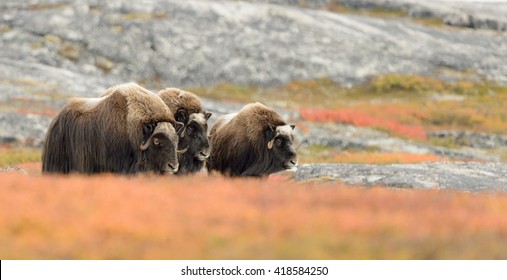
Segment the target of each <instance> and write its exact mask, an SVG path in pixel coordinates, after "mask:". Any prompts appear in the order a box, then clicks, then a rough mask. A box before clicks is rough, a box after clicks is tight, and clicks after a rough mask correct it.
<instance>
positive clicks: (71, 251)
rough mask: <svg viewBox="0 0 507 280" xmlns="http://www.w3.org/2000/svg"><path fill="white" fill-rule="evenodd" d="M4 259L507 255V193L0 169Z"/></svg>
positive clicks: (274, 179)
mask: <svg viewBox="0 0 507 280" xmlns="http://www.w3.org/2000/svg"><path fill="white" fill-rule="evenodd" d="M0 186H1V187H0V248H2V249H1V250H0V258H1V259H505V258H507V220H506V219H505V216H506V214H507V196H505V195H495V194H488V193H481V194H469V193H460V192H453V191H437V190H434V191H424V190H407V189H406V190H397V189H386V188H375V187H373V188H351V187H347V186H344V185H341V184H339V183H336V182H334V183H329V182H328V183H296V182H291V181H287V180H286V179H284V178H283V177H271V178H270V179H269V180H261V181H259V180H257V179H255V180H252V179H250V180H248V179H241V180H240V179H237V180H230V179H224V178H221V177H202V176H194V177H186V178H178V177H174V176H166V177H119V176H112V175H102V176H63V177H57V176H43V177H40V176H23V175H16V174H1V173H0Z"/></svg>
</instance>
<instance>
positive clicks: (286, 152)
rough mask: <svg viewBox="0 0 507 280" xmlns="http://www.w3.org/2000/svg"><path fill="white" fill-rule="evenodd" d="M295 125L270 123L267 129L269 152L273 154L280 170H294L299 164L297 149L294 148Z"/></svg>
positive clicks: (274, 161) (275, 163)
mask: <svg viewBox="0 0 507 280" xmlns="http://www.w3.org/2000/svg"><path fill="white" fill-rule="evenodd" d="M294 127H295V126H294V125H280V126H276V127H275V126H272V125H270V126H269V127H268V129H267V130H266V138H267V139H268V140H269V141H268V143H267V149H268V150H269V151H268V152H269V153H270V154H271V155H272V158H273V164H274V165H275V166H276V169H279V170H294V169H296V167H297V164H298V157H297V153H296V150H295V149H294V148H293V142H294V135H293V130H294Z"/></svg>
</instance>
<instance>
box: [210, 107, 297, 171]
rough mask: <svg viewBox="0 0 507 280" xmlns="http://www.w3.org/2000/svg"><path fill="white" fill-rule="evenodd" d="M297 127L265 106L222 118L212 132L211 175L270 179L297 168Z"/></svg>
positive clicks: (245, 109)
mask: <svg viewBox="0 0 507 280" xmlns="http://www.w3.org/2000/svg"><path fill="white" fill-rule="evenodd" d="M292 129H294V126H293V125H290V126H289V125H287V124H286V123H285V121H283V120H282V118H281V117H280V116H279V115H278V114H277V113H276V112H275V111H273V110H272V109H270V108H268V107H266V106H264V105H262V104H261V103H253V104H249V105H247V106H245V107H244V108H243V109H241V110H240V111H239V112H238V113H235V114H229V115H225V116H222V117H221V118H219V119H218V120H217V122H216V123H215V125H214V126H213V127H212V129H211V132H210V136H209V138H210V142H211V156H210V158H209V159H208V171H212V170H217V171H219V172H221V173H222V174H225V175H229V176H266V175H269V174H271V173H274V172H278V171H282V170H285V169H291V168H294V167H295V166H296V165H297V154H296V151H295V150H294V149H293V148H292V141H293V140H294V137H293V135H292Z"/></svg>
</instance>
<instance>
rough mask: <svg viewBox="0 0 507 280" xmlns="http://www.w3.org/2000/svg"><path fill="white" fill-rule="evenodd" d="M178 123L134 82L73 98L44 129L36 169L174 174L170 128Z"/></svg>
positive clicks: (175, 141) (174, 138)
mask: <svg viewBox="0 0 507 280" xmlns="http://www.w3.org/2000/svg"><path fill="white" fill-rule="evenodd" d="M181 126H182V125H181V124H178V123H177V122H176V121H175V119H174V117H173V115H172V113H171V111H170V110H169V108H167V106H166V105H165V104H164V102H163V101H162V100H161V99H160V98H159V97H158V96H157V95H156V94H155V93H153V92H150V91H148V90H146V89H144V88H142V87H140V86H139V85H137V84H134V83H128V84H121V85H117V86H114V87H111V88H109V89H108V90H107V91H106V92H105V93H104V94H103V95H102V97H100V98H75V99H73V100H71V101H70V102H69V103H68V104H67V105H65V106H64V108H63V109H62V111H61V112H60V113H59V114H58V115H57V116H56V117H55V118H54V119H53V121H52V123H51V125H50V127H49V129H48V131H47V134H46V139H45V143H44V148H43V152H42V171H43V172H57V173H70V172H79V173H86V174H90V173H101V172H114V173H124V174H129V173H137V172H141V171H153V172H156V173H166V172H169V173H171V172H176V171H177V169H178V160H177V154H176V152H177V145H178V137H177V135H176V131H175V127H177V128H180V127H181Z"/></svg>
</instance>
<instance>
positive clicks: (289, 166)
mask: <svg viewBox="0 0 507 280" xmlns="http://www.w3.org/2000/svg"><path fill="white" fill-rule="evenodd" d="M297 166H298V158H297V156H296V157H293V158H291V159H289V160H288V161H287V162H286V163H285V166H284V167H285V169H286V170H290V171H295V170H296V169H297Z"/></svg>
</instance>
